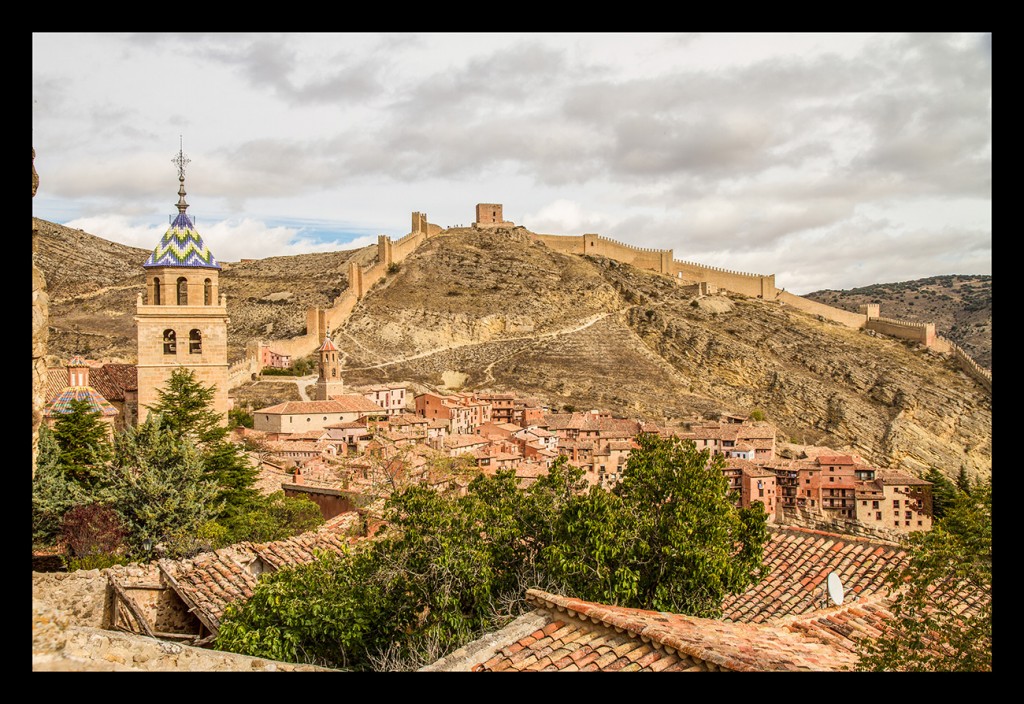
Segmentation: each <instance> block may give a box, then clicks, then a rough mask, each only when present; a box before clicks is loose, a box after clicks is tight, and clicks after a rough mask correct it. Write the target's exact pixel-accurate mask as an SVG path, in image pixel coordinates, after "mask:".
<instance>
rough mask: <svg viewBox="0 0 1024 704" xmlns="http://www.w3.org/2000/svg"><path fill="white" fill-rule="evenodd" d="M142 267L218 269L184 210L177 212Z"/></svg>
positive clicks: (218, 265)
mask: <svg viewBox="0 0 1024 704" xmlns="http://www.w3.org/2000/svg"><path fill="white" fill-rule="evenodd" d="M142 266H144V267H147V268H149V267H156V266H173V267H201V268H204V269H220V268H221V267H220V264H218V263H217V260H216V259H214V258H213V254H212V253H211V252H210V249H209V247H207V246H206V243H205V242H203V238H202V237H200V236H199V233H198V232H197V231H196V229H195V226H194V225H193V224H192V221H191V220H190V219H189V217H188V215H186V214H185V213H184V212H179V213H178V215H177V217H175V218H174V222H172V223H171V226H170V227H169V228H167V231H166V232H165V233H164V236H163V237H162V238H161V239H160V241H159V242H158V243H157V245H156V247H154V248H153V253H152V254H150V255H149V258H148V259H147V260H146V262H145V263H144V264H143V265H142Z"/></svg>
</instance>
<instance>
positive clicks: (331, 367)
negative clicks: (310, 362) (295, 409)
mask: <svg viewBox="0 0 1024 704" xmlns="http://www.w3.org/2000/svg"><path fill="white" fill-rule="evenodd" d="M317 352H318V353H319V355H320V362H319V364H318V365H317V373H318V376H317V380H316V400H317V401H328V400H330V398H331V396H340V395H341V394H342V393H344V383H343V382H342V379H341V361H340V360H339V358H338V348H337V347H335V346H334V343H333V342H331V334H330V332H328V333H327V335H326V336H325V337H324V344H322V345H320V349H319V350H317Z"/></svg>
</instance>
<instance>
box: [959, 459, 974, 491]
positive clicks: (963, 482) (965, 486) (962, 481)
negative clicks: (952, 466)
mask: <svg viewBox="0 0 1024 704" xmlns="http://www.w3.org/2000/svg"><path fill="white" fill-rule="evenodd" d="M956 486H957V488H958V489H959V490H960V491H962V492H963V493H965V494H970V493H971V479H970V477H968V476H967V467H965V466H964V465H960V472H959V473H958V474H957V475H956Z"/></svg>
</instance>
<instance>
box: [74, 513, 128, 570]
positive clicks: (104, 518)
mask: <svg viewBox="0 0 1024 704" xmlns="http://www.w3.org/2000/svg"><path fill="white" fill-rule="evenodd" d="M127 534H128V531H127V530H126V529H125V527H124V524H123V523H122V522H121V519H120V518H119V517H118V515H117V513H116V512H115V511H114V509H112V508H110V507H109V506H105V505H103V504H85V505H79V506H75V507H74V508H72V509H71V510H70V511H68V512H67V513H66V514H64V519H63V520H62V521H61V538H62V539H63V542H64V544H65V545H67V548H68V551H69V552H70V554H71V556H73V557H77V558H82V557H89V556H96V555H106V556H114V555H117V554H118V553H119V552H121V551H122V550H123V548H124V539H125V536H126V535H127Z"/></svg>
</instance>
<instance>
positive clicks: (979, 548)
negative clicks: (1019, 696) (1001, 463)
mask: <svg viewBox="0 0 1024 704" xmlns="http://www.w3.org/2000/svg"><path fill="white" fill-rule="evenodd" d="M909 549H910V551H911V557H910V561H909V563H908V565H907V567H906V568H905V569H904V570H902V571H901V572H898V573H894V574H893V575H890V578H889V580H890V586H891V587H892V588H893V589H894V590H898V596H897V597H896V600H895V602H894V604H893V606H892V608H891V610H892V611H893V614H894V616H895V618H894V619H892V623H891V624H889V629H888V631H887V632H886V633H885V634H883V635H882V636H881V637H879V638H878V639H876V640H872V641H865V642H863V643H862V644H861V648H860V655H861V661H860V668H861V669H864V670H874V671H904V672H981V671H984V672H990V671H991V670H992V485H991V483H988V484H978V485H975V486H974V487H972V489H971V493H970V494H967V493H960V494H959V495H958V496H957V497H956V499H955V501H954V503H953V505H952V506H951V507H949V508H947V510H946V515H945V516H943V518H942V519H940V520H938V521H936V522H935V524H934V525H933V526H932V529H931V530H930V531H927V532H918V533H912V534H911V536H910V538H909ZM965 595H969V596H972V597H974V598H976V599H977V601H976V603H975V606H974V608H973V609H972V610H969V611H967V612H962V610H961V609H962V607H963V605H964V599H963V597H964V596H965ZM972 600H973V599H972Z"/></svg>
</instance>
